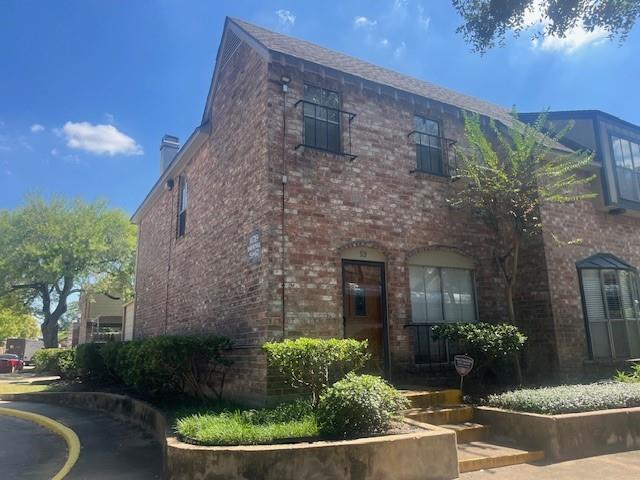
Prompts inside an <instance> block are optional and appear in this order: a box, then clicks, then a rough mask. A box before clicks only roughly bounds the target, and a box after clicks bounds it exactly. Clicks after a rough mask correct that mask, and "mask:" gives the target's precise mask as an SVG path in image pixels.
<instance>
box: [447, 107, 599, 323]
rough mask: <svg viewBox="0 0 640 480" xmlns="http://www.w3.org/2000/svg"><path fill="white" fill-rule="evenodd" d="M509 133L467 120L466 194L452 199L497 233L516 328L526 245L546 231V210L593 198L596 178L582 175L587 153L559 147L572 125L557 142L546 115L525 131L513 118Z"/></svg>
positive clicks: (463, 152) (496, 253)
mask: <svg viewBox="0 0 640 480" xmlns="http://www.w3.org/2000/svg"><path fill="white" fill-rule="evenodd" d="M512 115H513V117H514V120H513V122H512V125H511V126H510V127H509V128H506V129H505V128H500V127H498V126H496V124H495V122H493V121H491V122H490V124H489V125H490V129H489V131H484V130H483V128H482V126H481V123H480V117H479V116H478V115H477V114H468V115H466V116H465V139H466V143H467V144H468V145H467V147H465V148H458V154H459V160H460V163H459V166H458V168H457V171H456V177H457V178H458V179H460V181H461V182H462V184H463V188H461V189H459V190H457V191H456V193H454V194H453V195H452V197H451V198H450V199H449V203H450V204H451V205H452V206H453V207H455V208H462V209H467V210H468V211H470V212H471V213H472V214H473V215H474V216H475V217H476V218H478V219H479V220H481V221H482V222H483V223H484V225H486V226H487V227H488V228H489V229H490V231H491V232H492V233H493V235H494V238H495V241H494V242H493V244H492V246H491V249H492V252H493V257H494V260H495V262H496V264H497V266H498V269H499V271H500V273H501V276H502V279H503V281H504V294H505V300H506V304H507V307H508V312H509V320H510V322H511V323H514V322H515V311H514V306H513V294H514V288H515V285H516V278H517V273H518V265H519V260H520V255H521V249H522V246H523V242H524V241H525V240H526V239H527V238H529V237H533V236H535V235H538V234H539V233H541V232H542V230H543V223H542V220H541V218H540V210H541V207H543V205H544V204H549V203H572V202H578V201H582V200H587V199H590V198H594V197H595V195H596V194H594V193H590V192H589V191H588V189H586V188H584V187H585V186H586V185H588V184H589V183H591V182H592V180H593V179H594V176H593V175H583V174H582V173H581V170H583V169H584V167H586V166H588V165H590V164H591V156H590V155H588V154H585V153H584V152H573V151H571V150H568V149H563V148H561V147H560V145H559V144H558V143H557V141H558V140H560V139H561V138H562V137H563V136H564V135H565V134H566V133H567V131H568V130H569V129H570V128H572V126H573V125H571V124H570V125H568V126H567V128H565V129H563V130H562V131H561V132H559V133H558V134H557V135H555V136H554V137H553V138H549V137H547V136H545V135H544V133H543V131H544V127H545V124H546V121H547V115H546V113H544V114H542V115H540V117H539V118H538V120H537V121H536V122H535V123H534V124H533V125H523V124H522V123H520V122H519V121H518V120H517V113H516V111H515V110H514V111H513V112H512Z"/></svg>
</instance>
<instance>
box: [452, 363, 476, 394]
mask: <svg viewBox="0 0 640 480" xmlns="http://www.w3.org/2000/svg"><path fill="white" fill-rule="evenodd" d="M453 366H454V367H456V372H458V375H460V391H462V382H463V381H464V377H465V376H466V375H468V374H469V372H470V371H471V370H472V369H473V358H471V357H469V356H467V355H455V356H454V357H453Z"/></svg>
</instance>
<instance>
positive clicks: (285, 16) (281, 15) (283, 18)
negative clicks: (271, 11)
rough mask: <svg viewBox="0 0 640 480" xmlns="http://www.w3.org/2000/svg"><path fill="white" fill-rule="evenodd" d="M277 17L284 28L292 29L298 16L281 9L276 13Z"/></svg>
mask: <svg viewBox="0 0 640 480" xmlns="http://www.w3.org/2000/svg"><path fill="white" fill-rule="evenodd" d="M276 15H277V16H278V22H279V23H280V25H282V26H284V27H290V26H292V25H294V24H295V23H296V16H295V15H294V14H293V13H291V12H290V11H289V10H283V9H282V8H281V9H280V10H277V11H276Z"/></svg>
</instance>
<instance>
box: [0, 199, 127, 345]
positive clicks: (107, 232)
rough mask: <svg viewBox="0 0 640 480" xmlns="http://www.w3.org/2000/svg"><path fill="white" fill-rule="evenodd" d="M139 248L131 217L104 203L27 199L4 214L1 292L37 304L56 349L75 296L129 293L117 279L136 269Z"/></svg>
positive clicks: (45, 337) (0, 239) (1, 222)
mask: <svg viewBox="0 0 640 480" xmlns="http://www.w3.org/2000/svg"><path fill="white" fill-rule="evenodd" d="M135 244H136V230H135V227H134V226H133V225H131V223H130V222H129V219H128V217H127V215H126V214H125V213H124V212H123V211H121V210H117V209H109V208H108V207H107V204H106V202H104V201H97V202H94V203H86V202H84V201H82V200H73V201H69V200H65V199H63V198H60V197H56V198H53V199H51V200H50V201H49V202H47V201H45V200H44V199H43V198H42V197H39V196H31V197H28V198H27V202H26V204H25V205H23V206H21V207H19V208H17V209H16V210H12V211H9V210H3V211H0V251H2V256H1V258H0V293H4V294H7V293H11V292H13V293H14V294H16V293H17V294H19V295H21V296H23V297H24V298H25V300H26V301H27V303H29V304H31V305H35V306H36V307H35V309H36V312H37V314H38V315H39V316H40V317H41V320H42V327H41V328H42V336H43V340H44V344H45V347H46V348H55V347H57V346H58V329H59V321H60V319H61V317H62V316H63V315H64V314H65V312H66V311H67V307H68V301H69V297H70V296H71V295H74V294H77V293H79V292H80V291H82V289H83V287H84V286H86V285H89V284H95V285H99V286H104V288H108V289H109V290H105V292H104V293H107V294H109V295H112V296H121V295H122V290H123V289H124V290H126V288H127V286H126V285H124V283H127V282H122V280H114V279H122V278H124V277H125V275H124V274H123V272H132V271H133V267H132V266H131V263H133V258H134V255H135ZM128 283H129V284H130V283H131V280H129V282H128ZM114 289H115V290H114Z"/></svg>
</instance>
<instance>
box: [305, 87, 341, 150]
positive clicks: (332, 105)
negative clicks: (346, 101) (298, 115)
mask: <svg viewBox="0 0 640 480" xmlns="http://www.w3.org/2000/svg"><path fill="white" fill-rule="evenodd" d="M304 100H305V102H304V115H303V118H304V144H305V145H307V146H309V147H315V148H319V149H322V150H329V151H331V152H336V153H340V148H341V141H340V135H341V134H340V131H341V130H340V94H339V93H338V92H333V91H331V90H326V89H324V88H320V87H314V86H312V85H305V86H304Z"/></svg>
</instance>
